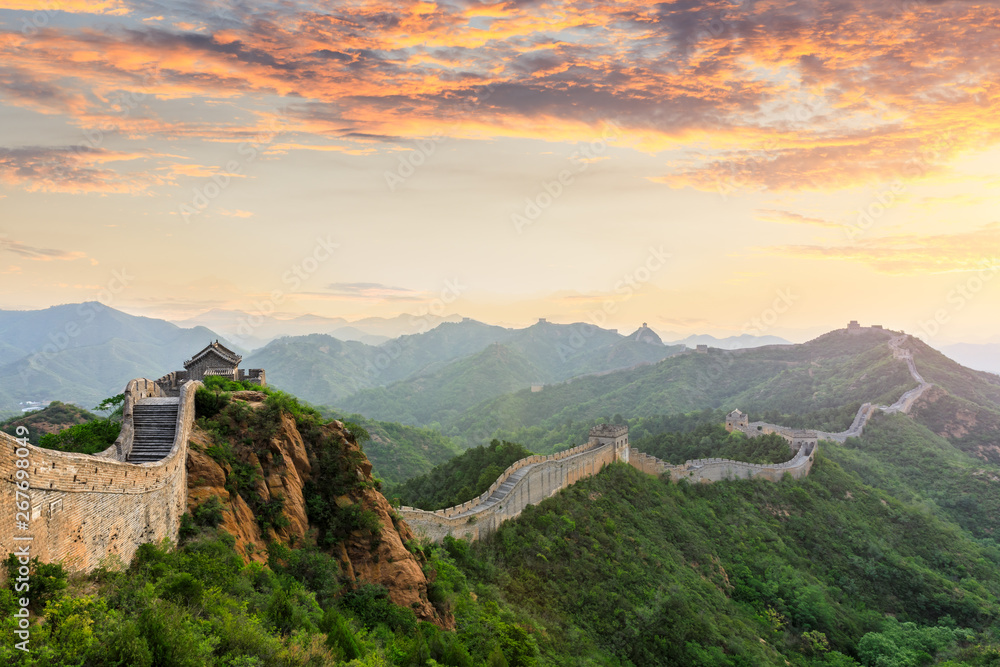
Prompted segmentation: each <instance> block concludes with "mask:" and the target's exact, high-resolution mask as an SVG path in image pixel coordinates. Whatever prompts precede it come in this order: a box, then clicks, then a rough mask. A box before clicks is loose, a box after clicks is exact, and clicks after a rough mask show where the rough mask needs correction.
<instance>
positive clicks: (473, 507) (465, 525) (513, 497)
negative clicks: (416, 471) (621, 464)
mask: <svg viewBox="0 0 1000 667" xmlns="http://www.w3.org/2000/svg"><path fill="white" fill-rule="evenodd" d="M624 451H625V452H627V447H626V448H625V450H624ZM619 458H625V459H627V455H625V456H623V450H622V449H621V448H620V447H617V446H616V444H615V443H614V442H611V443H608V444H597V445H595V444H592V443H587V444H586V445H580V446H579V447H574V448H573V449H568V450H566V451H564V452H559V453H558V454H552V455H550V456H529V457H527V458H524V459H521V460H520V461H516V462H514V463H513V464H511V466H510V467H509V468H507V470H505V471H504V473H503V474H502V475H501V476H500V477H499V478H498V479H497V481H496V482H494V483H493V485H492V486H491V487H490V488H489V489H488V490H487V491H486V492H485V493H483V495H481V496H479V497H478V498H475V499H473V500H470V501H469V502H467V503H464V504H462V505H457V506H455V507H449V508H447V509H443V510H438V511H436V512H428V511H426V510H421V509H417V508H414V507H401V508H400V509H399V513H400V514H401V515H402V516H403V519H404V520H405V521H406V523H407V524H409V525H410V528H412V529H413V531H414V532H415V533H417V534H419V535H423V536H425V537H429V538H430V539H432V540H434V541H440V540H442V539H444V537H445V536H446V535H452V536H454V537H464V538H468V539H472V540H476V539H479V538H481V537H485V536H486V535H488V534H489V533H492V532H493V531H494V530H496V528H497V526H499V525H500V524H501V523H503V522H504V521H507V520H508V519H513V518H514V517H516V516H517V515H519V514H520V513H521V512H522V511H523V510H524V508H525V507H527V506H528V505H537V504H538V503H540V502H541V501H543V500H545V499H546V498H548V497H549V496H552V495H554V494H555V493H557V492H558V491H560V490H562V489H565V488H566V487H568V486H570V485H571V484H574V483H576V482H577V480H580V479H582V478H584V477H590V476H591V475H596V474H597V473H598V472H600V471H601V469H602V468H603V467H604V466H606V465H608V464H610V463H613V462H614V461H616V460H618V459H619ZM518 473H520V475H518ZM516 475H518V476H517V477H516V481H515V483H514V484H513V486H512V487H511V488H510V489H509V490H507V491H503V488H502V487H503V486H504V485H505V484H507V483H508V482H509V481H511V478H515V476H516Z"/></svg>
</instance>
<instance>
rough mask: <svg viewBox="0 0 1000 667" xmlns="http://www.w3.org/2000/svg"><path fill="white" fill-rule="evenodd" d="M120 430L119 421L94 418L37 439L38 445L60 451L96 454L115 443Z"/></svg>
mask: <svg viewBox="0 0 1000 667" xmlns="http://www.w3.org/2000/svg"><path fill="white" fill-rule="evenodd" d="M121 431H122V425H121V422H118V421H112V420H109V419H95V420H94V421H90V422H87V423H85V424H77V425H76V426H70V427H69V428H68V429H66V430H65V431H60V432H59V433H46V434H45V435H43V436H42V437H41V438H40V439H39V440H38V446H39V447H44V448H45V449H55V450H58V451H61V452H74V453H77V454H96V453H98V452H101V451H104V450H105V449H107V448H108V447H110V446H111V445H113V444H115V440H117V439H118V435H119V434H120V433H121Z"/></svg>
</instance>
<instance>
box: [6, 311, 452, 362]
mask: <svg viewBox="0 0 1000 667" xmlns="http://www.w3.org/2000/svg"><path fill="white" fill-rule="evenodd" d="M461 319H462V318H461V317H460V316H458V315H447V316H438V315H419V316H418V315H407V314H405V313H404V314H402V315H397V316H396V317H366V318H363V319H360V320H354V321H350V320H346V319H344V318H342V317H323V316H321V315H313V314H311V313H310V314H306V315H299V316H294V317H293V316H291V315H289V314H287V313H272V314H270V315H262V314H261V313H260V312H256V311H255V312H246V311H242V310H225V309H222V308H213V309H212V310H207V311H205V312H204V313H201V314H199V315H195V316H194V317H190V318H188V319H185V320H179V321H178V322H176V324H178V325H180V326H183V327H195V326H204V327H208V328H210V329H212V330H213V331H218V332H219V333H220V334H222V335H224V336H226V337H227V338H228V339H229V340H232V341H234V342H235V343H236V344H237V345H239V346H241V347H243V348H244V349H248V350H254V349H257V348H260V347H263V346H264V345H266V344H267V343H269V342H270V341H272V340H275V339H277V338H284V337H288V336H291V337H296V336H309V335H311V334H330V335H333V336H335V337H336V338H339V339H340V340H345V341H346V340H357V341H362V342H364V343H367V344H369V345H377V344H379V343H382V342H385V341H387V340H390V339H392V338H398V337H399V336H403V335H407V334H414V333H421V332H424V331H427V330H429V329H431V328H433V327H436V326H437V325H439V324H441V323H442V322H457V321H460V320H461ZM0 355H2V349H0Z"/></svg>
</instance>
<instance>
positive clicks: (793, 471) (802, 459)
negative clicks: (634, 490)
mask: <svg viewBox="0 0 1000 667" xmlns="http://www.w3.org/2000/svg"><path fill="white" fill-rule="evenodd" d="M816 449H817V448H816V447H813V446H806V447H803V448H802V449H800V450H799V451H798V453H796V454H795V456H793V457H792V459H791V460H790V461H785V462H784V463H771V464H760V463H746V462H745V461H732V460H730V459H694V460H693V461H685V462H684V463H682V464H680V465H671V464H669V463H666V462H665V461H661V460H660V459H658V458H656V457H655V456H650V455H649V454H643V453H642V452H632V458H631V460H630V461H629V463H630V464H631V465H632V467H634V468H636V469H638V470H641V471H642V472H644V473H648V474H650V475H670V481H672V482H679V481H681V480H682V479H686V480H688V481H689V482H699V483H708V482H721V481H723V480H733V479H752V478H757V477H760V478H763V479H766V480H770V481H772V482H777V481H779V480H780V479H781V478H782V477H784V476H785V475H791V476H792V477H793V478H794V479H802V478H803V477H805V476H806V475H808V474H809V471H810V470H811V469H812V464H813V461H815V459H816Z"/></svg>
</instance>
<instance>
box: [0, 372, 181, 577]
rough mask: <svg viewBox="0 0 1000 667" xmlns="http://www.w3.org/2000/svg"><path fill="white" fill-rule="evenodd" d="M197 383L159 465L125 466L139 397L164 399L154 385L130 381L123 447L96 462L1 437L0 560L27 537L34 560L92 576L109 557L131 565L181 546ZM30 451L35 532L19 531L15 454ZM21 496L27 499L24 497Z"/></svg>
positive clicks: (115, 447) (110, 450)
mask: <svg viewBox="0 0 1000 667" xmlns="http://www.w3.org/2000/svg"><path fill="white" fill-rule="evenodd" d="M199 386H200V383H193V382H189V383H187V384H186V385H184V386H183V387H182V389H181V396H180V409H179V411H178V416H177V429H176V433H175V437H174V443H173V447H172V449H171V450H170V453H169V454H168V455H167V457H166V458H164V459H162V460H160V461H156V462H154V463H145V464H141V465H139V464H133V463H125V462H124V458H125V457H126V456H128V452H129V451H130V450H131V446H132V439H133V437H134V428H133V425H132V410H133V408H134V406H135V403H136V402H137V401H138V400H141V399H142V398H152V397H156V396H159V395H161V394H160V393H159V389H158V388H157V386H156V383H155V382H153V381H152V380H146V379H138V380H132V381H131V382H129V384H128V386H127V387H126V389H125V406H124V407H125V410H124V412H123V421H122V432H121V435H120V436H119V438H118V441H116V442H115V444H114V445H112V446H111V447H109V448H108V449H106V450H105V451H103V452H101V453H99V454H97V455H93V456H90V455H87V454H72V453H68V452H59V451H55V450H51V449H42V448H40V447H36V446H34V445H31V444H28V445H27V447H24V446H23V444H22V443H21V441H19V440H17V439H15V438H13V437H11V436H9V435H6V434H2V433H0V553H4V554H6V553H10V552H13V551H14V549H15V545H16V546H23V545H24V544H25V542H24V541H20V542H15V541H14V539H13V538H14V536H15V535H17V536H30V537H31V538H32V539H31V540H30V541H29V542H27V543H28V544H30V546H31V555H32V556H37V557H38V558H39V559H40V560H42V561H45V562H51V561H63V564H64V565H65V566H66V567H67V569H69V570H73V571H81V570H82V571H90V570H93V569H94V568H96V567H97V566H98V565H100V562H101V560H102V559H103V558H105V557H107V556H110V555H112V554H114V555H117V556H118V557H120V558H121V559H122V561H124V562H126V563H127V562H129V561H130V560H131V558H132V556H133V555H134V554H135V550H136V549H137V548H138V547H139V545H140V544H143V543H145V542H156V541H159V540H162V539H163V538H169V539H172V540H174V539H176V538H177V531H178V529H179V527H180V517H181V515H182V514H183V513H184V510H185V505H186V499H187V472H186V460H187V442H188V436H189V435H190V430H191V425H192V424H193V422H194V394H195V390H196V389H197V388H198V387H199ZM22 447H23V448H24V449H27V451H28V456H27V460H28V462H29V467H28V468H26V469H25V470H27V472H28V475H29V477H28V480H27V481H28V493H29V494H30V496H31V510H30V528H29V530H27V531H23V530H15V527H16V513H17V509H16V502H15V498H16V494H15V490H16V486H15V484H16V478H15V473H16V471H17V470H18V469H19V468H18V467H17V466H16V463H15V461H16V460H17V458H18V457H17V456H16V452H17V450H18V449H19V448H22ZM22 493H24V492H23V491H22Z"/></svg>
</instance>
